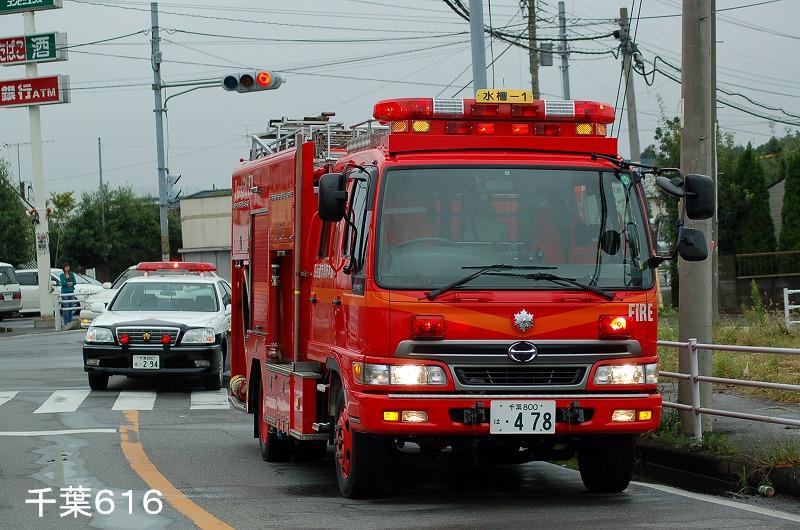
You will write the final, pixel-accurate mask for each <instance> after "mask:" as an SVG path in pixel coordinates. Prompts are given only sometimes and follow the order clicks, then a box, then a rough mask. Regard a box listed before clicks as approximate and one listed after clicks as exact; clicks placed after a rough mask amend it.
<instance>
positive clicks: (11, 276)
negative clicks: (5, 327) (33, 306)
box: [0, 261, 22, 320]
mask: <svg viewBox="0 0 800 530" xmlns="http://www.w3.org/2000/svg"><path fill="white" fill-rule="evenodd" d="M21 309H22V293H21V292H20V290H19V282H18V281H17V275H16V274H15V273H14V267H12V266H11V265H10V264H8V263H3V262H2V261H0V320H3V319H4V318H7V317H10V316H11V315H13V314H14V313H16V312H18V311H19V310H21Z"/></svg>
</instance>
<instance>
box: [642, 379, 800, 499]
mask: <svg viewBox="0 0 800 530" xmlns="http://www.w3.org/2000/svg"><path fill="white" fill-rule="evenodd" d="M661 392H662V395H663V396H664V400H665V401H675V400H676V398H677V383H671V382H670V383H666V384H662V385H661ZM712 405H713V408H716V409H720V410H729V411H733V412H744V413H750V414H760V415H765V416H775V417H781V418H790V419H797V420H800V404H798V403H776V402H774V401H769V400H766V399H762V398H758V397H754V396H750V395H747V394H740V393H737V392H735V390H732V389H729V388H724V387H722V388H717V389H716V391H715V393H714V397H713V404H712ZM664 411H665V413H666V414H674V413H675V412H677V411H674V409H666V408H665V409H664ZM711 418H712V422H713V430H712V433H713V435H712V436H714V437H716V438H715V440H713V441H712V440H711V439H709V445H712V446H713V445H717V446H719V447H721V448H724V449H728V450H727V451H726V452H725V453H721V452H714V451H712V450H708V449H703V448H692V447H689V444H681V443H676V442H675V441H674V439H672V438H670V437H669V436H666V435H665V436H662V437H659V436H654V437H642V438H641V439H640V442H639V453H640V457H641V459H642V463H643V464H644V467H645V468H649V469H650V471H655V472H656V473H657V474H658V476H659V478H660V479H662V480H665V481H667V482H669V481H674V482H676V483H678V482H681V483H683V485H684V486H686V483H687V481H688V482H695V487H698V488H701V489H702V488H703V487H717V486H720V485H723V487H726V488H729V489H730V490H731V491H736V490H737V489H740V488H742V487H744V483H745V482H746V483H748V485H749V487H750V488H751V489H755V488H758V486H760V485H762V484H770V485H772V486H774V489H775V492H776V493H777V494H779V495H780V494H784V495H793V496H797V497H800V467H797V466H800V462H799V461H798V459H800V456H799V455H800V449H798V448H800V428H798V427H792V426H786V425H779V424H774V423H765V422H757V421H750V420H739V419H735V418H726V417H722V416H711ZM717 436H718V437H717ZM683 441H686V440H683ZM787 461H788V462H791V464H788V465H786V464H784V465H776V462H787ZM793 466H795V467H793ZM686 487H690V489H691V486H686Z"/></svg>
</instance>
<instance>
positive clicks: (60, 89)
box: [0, 75, 69, 108]
mask: <svg viewBox="0 0 800 530" xmlns="http://www.w3.org/2000/svg"><path fill="white" fill-rule="evenodd" d="M55 103H69V76H68V75H53V76H48V77H28V78H25V79H13V80H9V81H0V108H5V107H31V106H34V105H52V104H55Z"/></svg>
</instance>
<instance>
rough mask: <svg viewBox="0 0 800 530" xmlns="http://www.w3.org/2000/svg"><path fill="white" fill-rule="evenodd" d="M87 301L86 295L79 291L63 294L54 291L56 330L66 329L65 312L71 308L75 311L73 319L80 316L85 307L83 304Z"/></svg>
mask: <svg viewBox="0 0 800 530" xmlns="http://www.w3.org/2000/svg"><path fill="white" fill-rule="evenodd" d="M84 302H86V295H83V294H78V293H70V294H61V293H57V292H54V293H53V307H54V308H55V318H54V319H53V320H55V324H56V331H61V330H63V329H64V312H65V311H67V310H69V311H72V312H73V317H72V318H73V320H74V319H77V318H78V315H79V314H80V312H81V309H83V304H84Z"/></svg>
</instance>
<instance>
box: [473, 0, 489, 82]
mask: <svg viewBox="0 0 800 530" xmlns="http://www.w3.org/2000/svg"><path fill="white" fill-rule="evenodd" d="M469 34H470V46H471V48H472V90H473V92H474V91H477V90H479V89H481V88H488V86H487V85H486V44H485V42H484V39H483V0H469Z"/></svg>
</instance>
